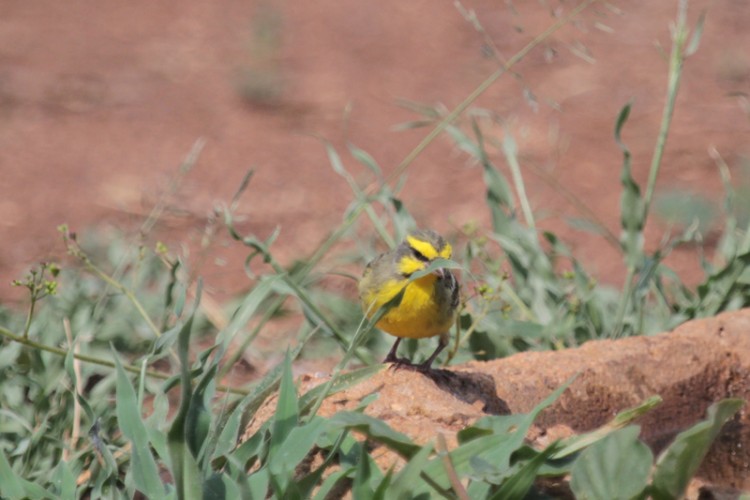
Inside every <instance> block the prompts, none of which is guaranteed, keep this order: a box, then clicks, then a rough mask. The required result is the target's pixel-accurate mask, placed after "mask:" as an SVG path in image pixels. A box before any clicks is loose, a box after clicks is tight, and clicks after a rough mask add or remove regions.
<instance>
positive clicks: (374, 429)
mask: <svg viewBox="0 0 750 500" xmlns="http://www.w3.org/2000/svg"><path fill="white" fill-rule="evenodd" d="M330 421H331V423H332V425H337V426H341V427H345V428H347V429H353V430H356V431H359V432H361V433H363V434H365V435H366V436H367V437H368V438H370V439H372V440H373V441H376V442H378V443H382V444H384V445H386V446H387V447H388V448H390V449H391V450H393V451H395V452H396V453H398V454H399V455H401V456H402V457H404V458H407V459H408V458H411V457H413V456H414V455H416V454H417V453H418V452H419V450H420V447H419V445H416V444H414V442H413V441H412V440H411V439H409V437H408V436H407V435H405V434H402V433H400V432H398V431H395V430H393V429H392V428H391V427H390V426H389V425H388V424H386V423H385V422H383V421H382V420H378V419H376V418H373V417H371V416H369V415H365V414H364V413H358V412H351V411H343V412H339V413H337V414H335V415H333V416H332V417H331V418H330Z"/></svg>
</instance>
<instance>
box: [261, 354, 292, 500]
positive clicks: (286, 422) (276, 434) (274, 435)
mask: <svg viewBox="0 0 750 500" xmlns="http://www.w3.org/2000/svg"><path fill="white" fill-rule="evenodd" d="M298 423H299V404H298V401H297V388H296V387H295V386H294V377H293V376H292V359H291V357H290V355H289V351H287V352H286V355H285V356H284V365H283V373H282V375H281V387H280V388H279V398H278V400H277V402H276V412H275V413H274V415H273V420H272V422H271V440H270V443H269V456H270V457H272V458H273V457H275V456H277V455H279V453H280V450H281V449H282V447H283V445H284V443H285V441H286V440H287V439H288V437H289V435H290V433H291V432H292V431H293V430H294V429H295V428H296V427H297V424H298ZM275 463H276V464H279V465H278V466H277V467H276V468H275V469H274V470H272V469H271V468H270V467H269V469H268V472H269V473H270V476H271V479H272V480H273V484H274V488H275V489H276V493H277V494H282V492H285V491H286V489H287V487H288V486H289V484H290V482H291V480H292V472H293V471H289V470H287V469H286V468H285V467H282V465H285V464H286V462H284V461H282V460H279V461H277V462H275ZM274 472H279V474H278V475H276V474H274Z"/></svg>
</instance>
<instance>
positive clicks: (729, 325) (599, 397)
mask: <svg viewBox="0 0 750 500" xmlns="http://www.w3.org/2000/svg"><path fill="white" fill-rule="evenodd" d="M576 374H578V377H577V378H576V379H575V381H574V382H573V383H572V384H571V386H570V387H569V388H568V389H567V390H566V391H565V392H564V393H563V395H562V396H561V397H560V398H559V399H558V401H557V402H556V403H555V404H554V405H552V406H551V407H550V408H548V409H547V410H546V411H544V412H543V413H542V414H541V415H540V416H539V418H538V419H537V421H536V425H537V427H536V428H535V429H533V430H532V431H531V432H530V436H529V438H530V439H532V440H534V441H535V442H537V443H539V445H540V446H543V444H544V442H545V436H546V437H547V438H549V436H550V435H552V436H554V437H555V438H557V437H564V436H567V435H570V434H571V433H582V432H585V431H588V430H591V429H594V428H596V427H599V426H601V425H602V424H604V423H606V422H607V421H609V420H610V419H611V418H612V417H613V416H614V415H616V414H617V413H618V412H620V411H622V410H624V409H626V408H629V407H632V406H636V405H638V404H640V403H641V402H642V401H643V400H645V399H646V398H648V397H649V396H653V395H659V396H661V397H662V398H663V400H664V401H663V403H662V404H661V405H659V406H657V407H656V408H655V409H653V410H651V411H650V412H648V413H647V414H646V415H644V416H643V417H641V418H640V419H639V420H638V421H637V422H636V423H638V424H640V425H641V428H642V430H641V438H642V439H643V440H644V441H645V442H646V443H647V444H648V445H649V446H650V447H651V448H652V449H653V451H654V453H655V454H658V453H659V452H660V451H661V450H662V449H663V448H664V447H665V446H667V445H668V444H669V443H670V442H671V441H672V439H673V438H674V437H675V435H676V434H678V433H679V432H681V431H682V430H685V429H686V428H688V427H690V426H691V425H693V424H694V423H696V422H697V421H699V420H701V419H703V418H704V417H705V413H706V409H707V408H708V407H709V406H710V405H711V404H712V403H714V402H716V401H719V400H721V399H723V398H727V397H740V398H743V399H745V400H748V398H749V397H750V309H748V310H743V311H737V312H731V313H725V314H722V315H720V316H718V317H715V318H709V319H702V320H697V321H693V322H690V323H686V324H684V325H682V326H680V327H678V328H677V329H675V330H674V331H672V332H668V333H662V334H659V335H654V336H651V337H630V338H625V339H620V340H598V341H590V342H587V343H586V344H584V345H583V346H581V347H579V348H575V349H566V350H562V351H545V352H526V353H521V354H517V355H514V356H511V357H508V358H505V359H498V360H493V361H488V362H479V361H477V362H472V363H467V364H465V365H461V366H452V367H450V369H448V370H433V371H432V372H431V373H430V374H422V373H419V372H416V371H410V370H404V369H401V370H393V369H388V368H386V367H384V369H383V370H382V371H380V372H378V373H377V374H376V375H374V376H373V377H371V378H370V379H368V380H365V381H364V382H362V383H360V384H358V385H356V386H355V387H352V388H350V389H348V390H345V391H342V392H339V393H336V394H334V395H332V396H330V397H329V398H328V399H327V400H326V401H325V402H324V403H323V405H322V406H321V408H320V411H319V414H320V415H323V416H328V415H332V414H334V413H336V412H337V411H341V410H351V409H353V408H355V407H357V405H359V404H360V402H361V401H362V399H363V398H364V397H366V396H368V395H370V394H373V393H378V398H377V399H376V400H375V401H374V402H372V403H370V404H369V406H367V409H366V413H367V414H369V415H372V416H374V417H376V418H379V419H381V420H383V421H385V422H386V423H387V424H388V425H390V426H391V427H393V428H394V429H396V430H398V431H400V432H403V433H405V434H407V435H408V436H410V437H411V438H412V439H413V440H414V441H415V442H417V443H420V444H421V443H426V442H428V441H431V440H434V439H435V437H436V436H437V435H438V434H439V433H442V434H443V435H445V437H446V440H447V442H448V448H451V447H453V446H455V443H456V440H455V434H456V432H457V431H459V430H461V429H463V428H464V427H466V426H467V425H469V424H471V423H472V422H474V421H475V420H477V419H478V418H480V417H482V416H484V415H487V414H507V413H526V412H528V411H530V410H531V409H532V408H533V407H534V406H536V405H537V404H538V403H539V402H540V401H541V400H543V399H544V398H545V397H547V396H548V395H549V393H550V392H552V391H554V390H555V389H556V388H558V387H559V386H560V385H561V384H563V383H564V382H565V381H567V380H568V379H570V378H571V377H573V376H574V375H576ZM324 381H325V379H324V378H309V377H308V378H307V379H305V380H302V381H301V387H300V390H301V391H302V392H304V391H307V390H309V389H310V388H312V387H314V386H316V385H318V384H320V383H323V382H324ZM274 407H275V402H274V401H268V402H266V404H265V405H264V407H263V408H261V410H259V412H258V413H257V414H256V416H255V419H254V420H253V422H251V423H250V425H249V426H248V428H247V429H246V434H245V436H246V438H247V437H249V436H251V435H252V433H253V432H254V429H257V427H258V425H259V423H260V422H263V421H264V420H265V419H267V418H268V417H269V416H270V415H272V414H273V410H274ZM394 460H396V458H395V456H393V455H392V454H390V453H383V454H381V455H380V456H379V459H378V463H379V464H381V465H384V466H387V465H390V464H392V463H394ZM698 476H699V477H700V479H701V481H702V483H705V484H710V485H714V486H716V487H720V488H736V489H750V426H749V422H748V413H747V407H746V406H745V407H743V409H742V410H741V411H740V412H739V413H738V414H737V415H736V416H735V417H734V419H733V420H731V421H730V422H728V423H727V424H726V425H725V426H724V429H723V430H722V432H721V434H720V435H719V437H718V438H717V440H716V441H715V443H714V445H713V447H712V448H711V451H710V452H709V454H708V456H707V457H706V459H705V460H704V463H703V465H702V466H701V469H700V470H699V473H698ZM704 488H705V487H704Z"/></svg>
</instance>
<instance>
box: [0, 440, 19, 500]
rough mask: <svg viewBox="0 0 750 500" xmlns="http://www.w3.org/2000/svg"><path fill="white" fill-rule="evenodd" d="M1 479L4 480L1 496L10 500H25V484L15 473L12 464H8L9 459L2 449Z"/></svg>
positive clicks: (0, 458)
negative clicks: (16, 499)
mask: <svg viewBox="0 0 750 500" xmlns="http://www.w3.org/2000/svg"><path fill="white" fill-rule="evenodd" d="M0 478H2V486H0V494H2V495H3V496H7V497H9V498H23V497H24V496H25V489H24V485H23V482H22V480H21V478H20V477H19V476H17V475H16V473H15V472H13V469H12V468H11V466H10V462H8V457H7V456H6V455H5V451H4V450H2V449H0Z"/></svg>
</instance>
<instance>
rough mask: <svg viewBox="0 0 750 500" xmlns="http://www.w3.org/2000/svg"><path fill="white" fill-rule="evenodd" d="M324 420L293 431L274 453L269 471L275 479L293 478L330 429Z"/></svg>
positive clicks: (313, 420)
mask: <svg viewBox="0 0 750 500" xmlns="http://www.w3.org/2000/svg"><path fill="white" fill-rule="evenodd" d="M328 425H329V424H328V422H327V421H326V420H325V419H323V418H320V417H318V418H314V419H312V420H311V421H310V422H308V423H306V424H302V425H300V426H299V427H294V428H293V429H291V430H290V431H289V432H288V433H287V434H286V435H285V436H284V437H285V439H284V441H283V442H282V443H281V444H280V445H279V446H278V448H277V449H276V450H275V451H272V452H271V454H270V457H269V461H268V471H269V472H270V473H271V476H273V477H274V478H280V477H282V478H290V479H291V478H293V477H294V470H295V468H296V467H297V465H298V464H299V463H300V462H301V461H302V460H303V459H304V458H305V457H306V456H307V454H308V453H309V452H310V450H311V449H312V447H313V446H314V445H315V443H316V441H317V440H318V438H319V437H320V435H321V434H322V433H323V432H325V431H326V430H327V428H328Z"/></svg>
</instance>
